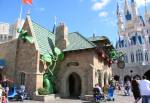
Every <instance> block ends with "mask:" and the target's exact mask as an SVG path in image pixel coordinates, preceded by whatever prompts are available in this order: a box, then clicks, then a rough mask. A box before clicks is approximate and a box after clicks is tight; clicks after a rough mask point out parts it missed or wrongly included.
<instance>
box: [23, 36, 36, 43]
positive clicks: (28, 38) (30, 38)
mask: <svg viewBox="0 0 150 103" xmlns="http://www.w3.org/2000/svg"><path fill="white" fill-rule="evenodd" d="M24 38H25V39H26V40H27V41H28V42H29V43H31V44H32V43H33V42H34V41H33V37H32V36H30V35H26V36H25V37H24Z"/></svg>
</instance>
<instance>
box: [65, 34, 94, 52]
mask: <svg viewBox="0 0 150 103" xmlns="http://www.w3.org/2000/svg"><path fill="white" fill-rule="evenodd" d="M68 40H69V45H68V46H67V48H66V49H64V50H63V51H73V50H83V49H89V48H95V47H96V45H95V44H94V43H92V42H90V41H89V40H88V39H86V38H85V37H83V36H82V35H81V34H80V33H78V32H73V33H69V35H68Z"/></svg>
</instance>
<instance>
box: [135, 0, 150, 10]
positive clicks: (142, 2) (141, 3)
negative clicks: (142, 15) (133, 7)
mask: <svg viewBox="0 0 150 103" xmlns="http://www.w3.org/2000/svg"><path fill="white" fill-rule="evenodd" d="M146 3H147V6H148V5H149V4H150V0H146ZM136 4H137V7H138V8H139V7H141V6H145V0H136Z"/></svg>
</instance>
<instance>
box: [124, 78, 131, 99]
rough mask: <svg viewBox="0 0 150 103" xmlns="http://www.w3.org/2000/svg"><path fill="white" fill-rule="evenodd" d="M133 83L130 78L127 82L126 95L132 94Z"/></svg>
mask: <svg viewBox="0 0 150 103" xmlns="http://www.w3.org/2000/svg"><path fill="white" fill-rule="evenodd" d="M130 89H131V83H130V81H129V80H127V81H126V83H125V95H128V96H130Z"/></svg>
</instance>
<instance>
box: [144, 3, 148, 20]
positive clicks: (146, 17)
mask: <svg viewBox="0 0 150 103" xmlns="http://www.w3.org/2000/svg"><path fill="white" fill-rule="evenodd" d="M144 18H145V22H146V23H147V20H148V12H147V6H146V0H145V14H144Z"/></svg>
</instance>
